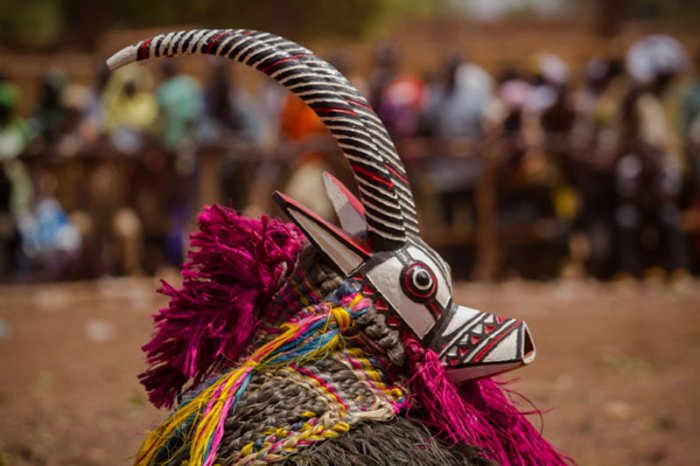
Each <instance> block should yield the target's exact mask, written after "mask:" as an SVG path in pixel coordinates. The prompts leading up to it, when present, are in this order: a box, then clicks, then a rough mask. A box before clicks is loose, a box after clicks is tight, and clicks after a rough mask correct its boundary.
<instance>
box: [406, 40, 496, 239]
mask: <svg viewBox="0 0 700 466" xmlns="http://www.w3.org/2000/svg"><path fill="white" fill-rule="evenodd" d="M492 99H493V81H492V79H491V77H490V76H489V75H488V74H487V73H486V72H485V71H484V70H483V68H481V67H479V66H478V65H476V64H474V63H470V62H467V61H466V60H465V59H464V58H463V57H462V55H461V54H460V53H459V52H458V51H456V50H453V51H449V52H448V53H447V54H446V55H445V58H444V61H443V64H442V67H441V69H440V71H439V74H438V76H437V79H436V80H435V81H434V82H433V83H431V84H429V85H428V86H427V89H426V92H425V98H424V108H423V111H422V114H421V127H420V131H421V134H422V135H425V136H427V137H428V138H429V139H430V140H431V157H430V158H429V159H427V160H426V162H425V163H424V165H423V166H422V167H421V173H423V176H425V177H427V181H428V182H429V184H430V185H431V187H432V189H433V190H434V191H435V192H436V194H437V196H438V201H439V205H440V209H441V213H442V221H443V222H444V223H445V224H447V225H453V224H454V223H455V213H456V212H457V207H458V205H459V204H464V205H466V212H467V215H466V218H471V221H472V223H473V222H474V220H475V215H474V211H475V207H474V194H475V190H476V184H477V181H478V178H479V175H480V170H481V161H480V159H479V155H481V154H480V152H479V147H478V145H479V143H480V142H481V141H482V139H483V138H484V120H485V115H486V111H487V108H488V107H489V105H490V103H491V100H492Z"/></svg>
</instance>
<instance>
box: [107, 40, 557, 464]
mask: <svg viewBox="0 0 700 466" xmlns="http://www.w3.org/2000/svg"><path fill="white" fill-rule="evenodd" d="M182 54H211V55H218V56H224V57H228V58H231V59H234V60H237V61H239V62H242V63H244V64H246V65H249V66H251V67H254V68H256V69H258V70H260V71H262V72H264V73H266V74H268V75H269V76H270V77H272V78H273V79H275V80H276V81H278V82H279V83H281V84H283V85H284V86H285V87H287V88H288V89H289V90H291V91H292V92H294V93H295V94H296V95H297V96H299V97H300V98H301V99H302V100H303V101H304V102H306V104H308V105H309V106H310V107H311V108H312V109H313V110H314V111H315V112H316V114H317V115H318V116H319V117H320V118H321V120H322V121H323V122H324V124H325V125H326V126H327V127H328V129H329V130H330V131H331V134H332V135H333V136H334V137H335V138H336V140H337V141H338V145H339V146H340V148H341V149H342V151H343V154H344V155H345V157H346V159H347V160H348V161H349V163H350V166H351V168H352V170H353V174H354V176H355V180H356V182H357V185H358V190H359V192H360V198H359V199H358V198H355V197H354V196H353V195H352V194H351V193H350V191H348V190H347V188H345V187H344V186H343V185H342V184H340V182H339V181H338V180H336V179H335V178H333V177H332V176H330V175H327V176H326V178H325V180H324V182H325V185H326V190H327V193H328V195H329V197H330V199H331V201H332V204H333V206H334V208H335V210H336V213H337V215H338V218H339V220H340V223H341V227H337V226H335V225H332V224H330V223H328V222H326V221H324V220H322V219H321V218H319V217H318V216H316V215H315V214H314V213H313V212H311V211H309V210H308V209H307V208H305V207H304V206H302V205H300V204H299V203H297V202H295V201H293V200H292V199H290V198H288V197H286V196H284V195H283V194H281V193H276V194H275V196H276V200H277V201H278V203H279V204H280V206H281V207H282V208H283V210H284V211H285V212H286V213H287V215H288V216H289V217H290V218H291V220H292V221H293V223H294V224H285V223H282V222H280V221H277V220H272V219H268V218H263V219H261V220H254V219H250V218H246V217H241V216H238V215H237V214H236V213H235V212H234V211H232V210H230V209H226V208H222V207H217V206H213V207H208V208H206V209H205V210H204V212H203V213H202V214H201V215H200V218H199V227H200V231H199V232H198V233H195V234H194V235H192V238H191V240H192V249H191V250H190V252H189V256H188V257H189V262H188V263H187V264H186V265H185V268H184V270H183V273H182V274H183V279H184V280H183V285H182V287H181V289H175V288H174V287H172V286H170V285H168V284H166V283H164V284H163V287H162V289H161V292H163V293H165V294H166V295H168V296H170V297H171V300H170V303H169V305H168V307H166V308H164V309H161V311H160V312H159V313H158V314H157V315H156V316H155V321H156V327H157V329H156V333H155V335H154V337H153V339H152V340H151V342H149V343H148V344H146V345H145V346H144V351H145V352H146V354H147V361H148V363H149V365H150V367H149V369H148V370H147V371H146V372H144V373H143V374H141V376H140V379H141V381H142V383H143V384H144V386H145V387H146V390H147V391H148V393H149V398H150V400H151V401H152V402H153V403H154V404H155V405H156V406H158V407H162V406H167V407H173V406H174V409H173V412H172V413H171V415H170V416H169V417H168V419H166V420H165V421H164V422H163V423H162V424H161V425H160V426H159V427H157V428H156V429H154V430H153V431H151V432H150V434H149V435H148V436H147V438H146V440H145V441H144V443H143V445H142V447H141V449H140V451H139V452H138V454H137V457H136V464H137V465H173V466H175V465H178V466H179V465H183V464H188V465H204V466H211V465H214V464H217V465H234V464H236V465H238V464H267V463H278V462H279V463H283V464H285V463H286V464H308V465H346V464H357V465H366V464H374V465H393V464H426V465H453V464H454V465H458V464H459V465H483V464H503V465H510V464H512V465H534V464H546V465H558V464H564V459H563V458H562V456H561V455H560V454H559V453H557V452H556V450H554V448H553V447H552V446H551V445H550V444H549V443H548V442H547V441H546V440H545V439H543V438H542V437H541V436H540V434H539V433H538V432H537V431H536V430H535V429H534V428H533V427H532V425H531V424H530V423H529V422H528V421H527V419H526V418H525V417H524V416H523V414H521V413H520V412H519V411H518V410H517V409H516V408H515V407H514V406H513V405H512V404H511V403H510V401H509V399H508V397H507V396H506V395H505V394H504V392H503V391H502V390H501V389H500V388H499V386H498V385H497V384H496V383H495V382H494V381H493V380H492V379H491V378H489V377H491V376H493V375H496V374H499V373H502V372H505V371H508V370H511V369H514V368H517V367H520V366H522V365H524V364H528V363H530V362H531V361H532V360H533V359H534V356H535V348H534V345H533V343H532V339H531V336H530V333H529V331H528V329H527V326H526V325H525V323H524V322H521V321H519V320H516V319H508V318H503V317H500V316H497V315H494V314H489V313H485V312H481V311H477V310H475V309H470V308H467V307H463V306H459V305H457V304H455V303H454V302H453V301H452V280H451V277H450V271H449V267H448V266H447V264H446V263H445V262H444V261H443V260H442V258H440V256H439V255H438V254H437V253H436V252H435V251H433V250H432V249H431V248H430V247H429V246H427V245H426V244H425V243H424V242H423V241H422V239H421V238H420V235H419V227H418V220H417V217H416V210H415V205H414V202H413V197H412V194H411V189H410V186H409V183H408V180H407V178H406V172H405V169H404V166H403V164H402V163H401V160H400V158H399V157H398V154H397V153H396V150H395V148H394V145H393V143H392V142H391V140H390V138H389V136H388V135H387V133H386V130H385V128H384V127H383V125H382V124H381V122H380V121H379V119H378V118H377V117H376V115H375V114H374V112H373V111H372V110H371V108H370V107H369V105H368V104H367V102H366V100H365V99H364V97H363V96H362V95H361V94H359V92H357V90H355V89H354V88H353V87H352V86H351V85H350V84H349V83H348V82H347V80H346V79H345V78H344V77H343V76H342V75H341V74H340V73H338V72H337V71H336V70H335V69H334V68H332V67H331V66H330V65H328V64H327V63H326V62H325V61H323V60H321V59H319V58H318V57H316V56H315V55H314V54H313V53H311V52H310V51H309V50H307V49H305V48H303V47H301V46H299V45H298V44H295V43H293V42H290V41H288V40H286V39H284V38H281V37H278V36H274V35H272V34H268V33H263V32H257V31H250V30H236V29H226V30H192V31H180V32H175V33H168V34H163V35H159V36H156V37H153V38H151V39H147V40H145V41H142V42H139V43H138V44H135V45H133V46H130V47H127V48H125V49H123V50H122V51H120V52H118V53H117V54H115V55H114V56H113V57H112V58H110V60H109V61H108V64H109V65H110V67H112V68H115V67H118V66H122V65H125V64H127V63H130V62H133V61H142V60H147V59H151V58H156V57H160V56H174V55H182Z"/></svg>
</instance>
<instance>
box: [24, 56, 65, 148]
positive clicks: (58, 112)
mask: <svg viewBox="0 0 700 466" xmlns="http://www.w3.org/2000/svg"><path fill="white" fill-rule="evenodd" d="M67 85H68V79H67V77H66V75H65V73H64V72H63V70H61V69H60V68H52V69H50V70H49V71H48V72H47V73H46V74H44V75H43V76H42V78H41V81H40V83H39V100H38V102H37V105H36V106H35V108H34V110H33V112H32V115H31V118H30V119H29V131H30V137H31V140H32V147H31V149H32V152H33V153H35V154H44V155H49V154H53V150H54V149H55V144H56V142H58V140H59V139H60V136H61V134H62V133H63V131H64V129H65V126H66V123H67V120H68V116H69V115H68V113H69V112H68V109H67V108H66V106H65V101H64V91H65V89H66V87H67Z"/></svg>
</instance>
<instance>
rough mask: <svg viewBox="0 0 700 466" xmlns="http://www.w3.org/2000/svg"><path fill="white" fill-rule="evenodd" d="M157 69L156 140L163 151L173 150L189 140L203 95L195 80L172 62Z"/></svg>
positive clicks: (202, 104) (202, 101) (202, 102)
mask: <svg viewBox="0 0 700 466" xmlns="http://www.w3.org/2000/svg"><path fill="white" fill-rule="evenodd" d="M161 72H162V74H163V80H162V82H161V83H160V85H159V86H158V87H157V88H156V91H155V96H156V100H157V102H158V122H157V132H158V139H159V141H160V143H161V144H162V146H163V148H165V150H168V151H175V150H177V149H178V148H180V147H182V145H183V144H187V143H188V142H189V143H191V142H193V140H194V128H195V122H196V121H197V120H198V119H199V118H200V117H201V114H202V111H203V109H204V95H203V92H202V88H201V86H200V85H199V82H198V81H197V80H195V79H194V78H192V77H190V76H187V75H184V74H179V73H178V72H177V69H176V67H175V64H174V63H173V62H171V61H167V62H165V63H164V64H163V66H162V68H161Z"/></svg>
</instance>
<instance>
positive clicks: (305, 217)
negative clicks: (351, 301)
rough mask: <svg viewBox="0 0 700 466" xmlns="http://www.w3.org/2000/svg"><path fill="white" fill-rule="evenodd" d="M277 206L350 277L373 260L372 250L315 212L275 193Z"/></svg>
mask: <svg viewBox="0 0 700 466" xmlns="http://www.w3.org/2000/svg"><path fill="white" fill-rule="evenodd" d="M273 198H274V199H275V201H276V202H277V204H278V205H279V206H280V207H281V208H282V210H284V211H285V213H286V214H287V215H288V216H289V218H290V219H291V220H292V221H293V222H294V223H295V224H296V225H297V226H298V227H299V228H300V229H301V230H302V231H303V232H304V234H305V235H306V237H307V238H309V240H310V241H311V242H312V243H313V244H314V245H315V246H316V247H317V248H318V249H320V250H321V251H322V252H323V253H324V254H325V255H326V256H327V257H328V259H330V260H331V262H333V263H334V264H335V265H336V266H337V267H338V268H339V269H340V271H341V272H342V273H343V274H345V276H349V275H350V274H351V273H352V271H353V270H355V269H356V268H357V267H359V266H360V264H362V263H363V262H364V261H365V260H367V259H368V258H369V255H370V253H369V251H368V250H367V249H366V248H365V247H364V246H362V245H361V244H359V243H358V242H357V241H355V240H353V239H352V238H351V237H350V236H348V235H347V233H345V232H344V231H343V230H341V229H340V228H338V227H336V226H335V225H333V224H331V223H329V222H327V221H325V220H324V219H322V218H321V217H319V216H318V215H316V214H315V213H314V212H312V211H311V210H309V209H308V208H306V207H304V206H303V205H301V204H299V203H298V202H297V201H295V200H293V199H291V198H290V197H287V196H285V195H284V194H282V193H280V192H279V191H277V192H275V193H274V194H273Z"/></svg>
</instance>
